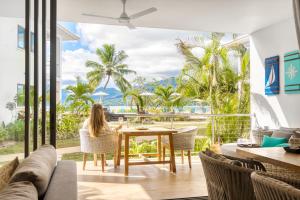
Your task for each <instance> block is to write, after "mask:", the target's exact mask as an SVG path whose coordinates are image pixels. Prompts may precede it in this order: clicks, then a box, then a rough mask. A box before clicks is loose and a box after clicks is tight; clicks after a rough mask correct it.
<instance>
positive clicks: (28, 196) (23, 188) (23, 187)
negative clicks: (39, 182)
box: [0, 181, 38, 200]
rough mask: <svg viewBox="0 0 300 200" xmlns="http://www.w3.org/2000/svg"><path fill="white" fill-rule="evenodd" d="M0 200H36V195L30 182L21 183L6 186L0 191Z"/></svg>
mask: <svg viewBox="0 0 300 200" xmlns="http://www.w3.org/2000/svg"><path fill="white" fill-rule="evenodd" d="M0 199H1V200H38V193H37V191H36V188H35V187H34V185H33V184H32V183H31V182H28V181H22V182H16V183H10V184H8V185H7V186H6V187H5V188H4V189H3V190H1V191H0Z"/></svg>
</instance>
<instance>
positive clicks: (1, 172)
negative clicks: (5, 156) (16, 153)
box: [0, 157, 19, 191]
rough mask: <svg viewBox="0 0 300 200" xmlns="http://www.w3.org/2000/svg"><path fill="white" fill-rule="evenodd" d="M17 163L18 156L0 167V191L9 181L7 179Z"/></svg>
mask: <svg viewBox="0 0 300 200" xmlns="http://www.w3.org/2000/svg"><path fill="white" fill-rule="evenodd" d="M18 165H19V160H18V157H16V158H15V159H14V160H12V161H10V162H9V163H7V164H5V165H3V166H2V167H1V168H0V191H1V190H2V189H3V188H4V187H5V186H6V185H7V184H8V183H9V179H10V177H11V176H12V174H13V173H14V171H15V170H16V168H17V167H18Z"/></svg>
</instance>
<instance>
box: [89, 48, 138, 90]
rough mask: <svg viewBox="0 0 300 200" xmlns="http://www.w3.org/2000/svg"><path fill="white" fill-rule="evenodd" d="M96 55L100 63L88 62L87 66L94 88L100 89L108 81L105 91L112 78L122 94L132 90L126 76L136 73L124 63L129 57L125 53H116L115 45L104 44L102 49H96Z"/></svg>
mask: <svg viewBox="0 0 300 200" xmlns="http://www.w3.org/2000/svg"><path fill="white" fill-rule="evenodd" d="M96 54H97V56H98V57H99V59H100V61H101V62H100V63H98V62H95V61H91V60H88V61H87V62H86V66H87V67H88V68H91V71H90V72H88V74H87V78H88V80H89V81H90V84H91V85H92V86H93V87H95V88H96V87H98V86H99V85H100V84H101V82H102V81H103V80H104V79H106V82H105V85H104V89H105V88H106V87H107V85H108V83H109V81H110V80H111V78H112V79H113V81H114V83H115V84H116V85H117V86H118V87H119V89H120V90H121V91H122V92H125V91H126V90H127V89H128V88H131V84H130V83H129V82H128V81H127V80H126V78H125V75H128V74H135V73H136V72H135V71H133V70H130V69H128V66H127V65H126V64H124V61H125V60H126V58H127V57H128V56H127V55H126V53H125V52H124V51H118V52H117V51H116V48H115V45H113V44H104V45H103V46H102V48H98V49H96Z"/></svg>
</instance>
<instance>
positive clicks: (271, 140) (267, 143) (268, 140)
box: [261, 135, 288, 147]
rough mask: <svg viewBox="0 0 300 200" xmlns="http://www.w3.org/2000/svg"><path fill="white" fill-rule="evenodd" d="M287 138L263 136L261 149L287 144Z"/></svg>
mask: <svg viewBox="0 0 300 200" xmlns="http://www.w3.org/2000/svg"><path fill="white" fill-rule="evenodd" d="M287 142H288V140H287V138H277V137H269V136H266V135H264V138H263V142H262V145H261V146H262V147H276V146H277V145H279V144H283V143H287Z"/></svg>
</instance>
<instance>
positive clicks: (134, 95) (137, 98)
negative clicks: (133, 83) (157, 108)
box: [123, 89, 145, 113]
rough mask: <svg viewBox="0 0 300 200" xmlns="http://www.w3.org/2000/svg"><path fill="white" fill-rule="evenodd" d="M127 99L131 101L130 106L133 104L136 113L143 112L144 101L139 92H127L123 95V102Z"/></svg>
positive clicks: (132, 90)
mask: <svg viewBox="0 0 300 200" xmlns="http://www.w3.org/2000/svg"><path fill="white" fill-rule="evenodd" d="M129 97H130V100H131V104H132V103H134V104H135V105H136V109H137V112H138V113H143V112H144V111H145V110H144V106H145V100H144V98H143V96H141V92H140V91H139V90H138V89H130V90H127V91H126V92H125V93H124V95H123V98H124V101H126V100H127V98H129Z"/></svg>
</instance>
